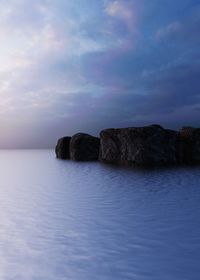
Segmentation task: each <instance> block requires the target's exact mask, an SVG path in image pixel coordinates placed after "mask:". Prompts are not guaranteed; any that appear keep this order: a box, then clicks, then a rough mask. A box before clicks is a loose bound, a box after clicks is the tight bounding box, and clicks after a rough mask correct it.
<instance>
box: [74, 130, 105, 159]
mask: <svg viewBox="0 0 200 280" xmlns="http://www.w3.org/2000/svg"><path fill="white" fill-rule="evenodd" d="M99 148H100V140H99V138H97V137H94V136H91V135H89V134H85V133H77V134H75V135H74V136H73V137H72V139H71V141H70V158H71V159H73V160H75V161H95V160H98V157H99Z"/></svg>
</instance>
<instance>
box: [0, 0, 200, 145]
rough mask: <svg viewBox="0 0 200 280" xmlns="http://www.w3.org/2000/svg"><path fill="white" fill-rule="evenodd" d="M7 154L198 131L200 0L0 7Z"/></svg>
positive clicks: (48, 1)
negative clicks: (155, 129) (160, 131)
mask: <svg viewBox="0 0 200 280" xmlns="http://www.w3.org/2000/svg"><path fill="white" fill-rule="evenodd" d="M0 5H1V6H0V7H1V9H0V42H1V44H0V131H1V136H0V148H49V147H54V146H55V143H56V141H57V139H58V138H60V137H62V136H66V135H72V134H74V133H77V132H87V133H90V134H93V135H98V133H99V131H100V130H102V129H104V128H110V127H128V126H140V125H148V124H152V123H159V124H161V125H163V126H164V127H168V128H173V129H178V128H180V127H181V126H184V125H191V126H199V127H200V1H199V0H176V1H174V0H173V1H172V0H162V1H161V0H151V1H149V0H73V1H72V0H34V1H32V0H0Z"/></svg>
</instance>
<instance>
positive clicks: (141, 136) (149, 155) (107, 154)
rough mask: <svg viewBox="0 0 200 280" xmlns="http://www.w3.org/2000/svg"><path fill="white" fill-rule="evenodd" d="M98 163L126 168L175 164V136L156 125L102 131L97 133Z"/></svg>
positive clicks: (176, 141)
mask: <svg viewBox="0 0 200 280" xmlns="http://www.w3.org/2000/svg"><path fill="white" fill-rule="evenodd" d="M100 141H101V151H100V160H101V161H103V162H107V163H114V164H120V165H128V166H163V165H174V164H176V163H177V143H178V133H177V132H175V131H173V130H168V129H164V128H162V127H161V126H159V125H151V126H146V127H130V128H122V129H106V130H103V131H101V133H100Z"/></svg>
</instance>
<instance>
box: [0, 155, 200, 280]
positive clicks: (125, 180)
mask: <svg viewBox="0 0 200 280" xmlns="http://www.w3.org/2000/svg"><path fill="white" fill-rule="evenodd" d="M0 170H1V171H0V173H1V177H0V279H1V280H68V279H69V280H71V279H72V280H97V279H98V280H111V279H112V280H117V279H120V280H126V279H127V280H128V279H131V280H132V279H136V280H147V279H148V280H184V279H185V280H199V279H200V168H188V169H186V168H180V169H167V170H157V171H156V170H154V171H153V170H151V171H150V170H148V171H139V170H124V169H119V168H114V167H111V166H107V165H102V164H100V163H74V162H71V161H60V160H57V159H55V156H54V151H51V150H40V151H39V150H29V151H0Z"/></svg>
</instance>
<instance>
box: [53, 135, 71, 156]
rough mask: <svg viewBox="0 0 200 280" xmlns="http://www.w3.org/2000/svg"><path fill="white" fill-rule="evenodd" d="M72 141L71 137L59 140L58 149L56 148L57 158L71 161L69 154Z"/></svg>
mask: <svg viewBox="0 0 200 280" xmlns="http://www.w3.org/2000/svg"><path fill="white" fill-rule="evenodd" d="M70 140H71V137H68V136H66V137H63V138H60V139H59V140H58V142H57V145H56V148H55V152H56V157H57V158H60V159H69V158H70V152H69V147H70Z"/></svg>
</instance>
